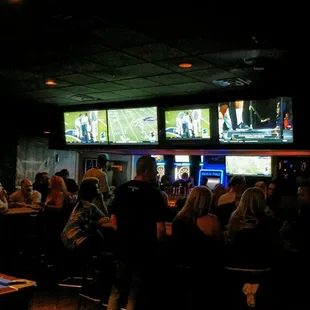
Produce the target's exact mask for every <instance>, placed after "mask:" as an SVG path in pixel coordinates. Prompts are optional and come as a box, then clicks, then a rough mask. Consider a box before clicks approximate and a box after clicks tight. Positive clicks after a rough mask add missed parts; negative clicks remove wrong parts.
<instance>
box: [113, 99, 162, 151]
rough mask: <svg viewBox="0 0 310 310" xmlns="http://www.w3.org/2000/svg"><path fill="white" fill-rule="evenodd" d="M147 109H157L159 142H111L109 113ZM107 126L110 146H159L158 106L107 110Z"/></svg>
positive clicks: (157, 124) (157, 122)
mask: <svg viewBox="0 0 310 310" xmlns="http://www.w3.org/2000/svg"><path fill="white" fill-rule="evenodd" d="M147 108H155V109H156V115H157V117H156V126H157V141H156V142H146V143H143V142H140V143H139V142H137V143H130V142H119V143H115V142H111V141H110V131H109V111H118V110H134V109H147ZM107 125H108V145H109V146H113V147H117V146H121V147H124V146H130V147H132V146H135V145H137V146H158V145H159V112H158V106H157V105H152V106H132V107H128V108H116V109H107Z"/></svg>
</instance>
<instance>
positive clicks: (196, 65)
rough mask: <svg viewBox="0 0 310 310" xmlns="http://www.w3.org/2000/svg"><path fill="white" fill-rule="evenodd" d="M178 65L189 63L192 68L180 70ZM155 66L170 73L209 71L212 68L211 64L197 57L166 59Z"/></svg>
mask: <svg viewBox="0 0 310 310" xmlns="http://www.w3.org/2000/svg"><path fill="white" fill-rule="evenodd" d="M180 63H191V64H192V65H193V66H192V67H191V68H186V69H182V68H180V67H179V64H180ZM156 64H157V65H159V66H163V67H164V68H167V69H169V70H171V71H176V72H180V73H183V72H188V71H195V70H203V69H209V68H212V67H214V66H213V65H212V64H210V63H208V62H207V61H205V60H203V59H200V58H198V57H193V56H191V57H181V58H175V59H168V60H163V61H159V62H156Z"/></svg>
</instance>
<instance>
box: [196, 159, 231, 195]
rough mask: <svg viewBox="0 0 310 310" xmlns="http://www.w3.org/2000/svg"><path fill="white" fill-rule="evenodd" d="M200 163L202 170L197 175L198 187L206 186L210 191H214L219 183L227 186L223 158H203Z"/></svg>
mask: <svg viewBox="0 0 310 310" xmlns="http://www.w3.org/2000/svg"><path fill="white" fill-rule="evenodd" d="M201 162H202V168H201V169H200V171H199V175H198V185H199V186H201V185H207V186H208V187H209V188H210V189H214V187H215V185H217V184H219V183H221V184H224V185H225V186H226V185H227V176H226V173H225V157H224V156H203V158H202V161H201Z"/></svg>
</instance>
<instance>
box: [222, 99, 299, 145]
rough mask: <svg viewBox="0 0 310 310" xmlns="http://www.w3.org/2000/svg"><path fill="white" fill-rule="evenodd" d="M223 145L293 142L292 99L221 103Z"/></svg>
mask: <svg viewBox="0 0 310 310" xmlns="http://www.w3.org/2000/svg"><path fill="white" fill-rule="evenodd" d="M218 117H219V140H220V143H252V144H253V143H254V144H255V143H260V144H264V143H293V141H294V138H293V128H294V126H293V113H292V98H289V97H281V98H274V99H268V100H250V101H235V102H228V103H227V102H226V103H220V104H219V106H218Z"/></svg>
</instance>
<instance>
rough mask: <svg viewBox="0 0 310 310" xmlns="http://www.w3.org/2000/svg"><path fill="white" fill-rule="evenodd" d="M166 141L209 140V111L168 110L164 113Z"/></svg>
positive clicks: (207, 109) (197, 109) (196, 109)
mask: <svg viewBox="0 0 310 310" xmlns="http://www.w3.org/2000/svg"><path fill="white" fill-rule="evenodd" d="M165 133H166V139H167V140H189V141H190V140H203V139H210V138H211V132H210V109H209V108H205V109H199V108H195V109H178V110H174V109H169V110H166V111H165Z"/></svg>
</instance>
